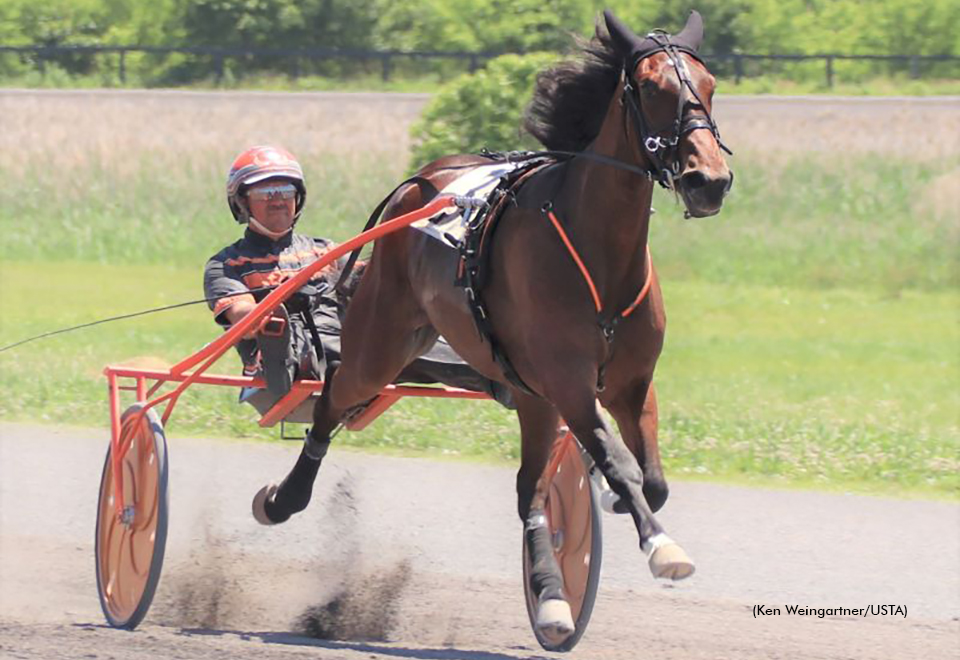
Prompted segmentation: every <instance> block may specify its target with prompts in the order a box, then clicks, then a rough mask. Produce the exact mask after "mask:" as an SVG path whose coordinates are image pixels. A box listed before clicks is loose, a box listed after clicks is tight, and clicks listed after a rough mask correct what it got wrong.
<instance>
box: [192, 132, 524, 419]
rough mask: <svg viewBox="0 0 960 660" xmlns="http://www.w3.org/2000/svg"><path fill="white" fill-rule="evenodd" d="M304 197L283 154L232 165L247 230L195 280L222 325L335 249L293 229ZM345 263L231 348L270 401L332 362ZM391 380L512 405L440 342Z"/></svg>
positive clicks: (230, 186)
mask: <svg viewBox="0 0 960 660" xmlns="http://www.w3.org/2000/svg"><path fill="white" fill-rule="evenodd" d="M306 197H307V189H306V185H305V183H304V177H303V170H302V168H301V167H300V163H298V162H297V160H296V158H294V157H293V155H292V154H291V153H290V152H288V151H286V150H284V149H281V148H279V147H274V146H259V147H253V148H250V149H247V150H246V151H244V152H243V153H241V154H240V155H239V156H237V158H236V159H235V160H234V162H233V165H231V167H230V173H229V175H228V176H227V204H228V205H229V207H230V211H231V213H233V217H234V219H235V220H236V221H237V222H238V223H239V224H241V225H245V226H246V230H245V231H244V234H243V237H242V238H241V239H240V240H238V241H236V242H235V243H232V244H231V245H228V246H227V247H225V248H223V249H222V250H220V251H219V252H218V253H217V254H215V255H214V256H213V257H211V258H210V260H209V261H207V264H206V268H205V270H204V274H203V288H204V294H205V297H206V298H207V301H208V305H209V307H210V309H211V311H212V312H213V315H214V319H215V320H216V322H217V323H218V324H220V325H221V326H222V327H224V328H225V329H226V328H229V327H230V326H232V325H233V324H235V323H237V322H238V321H240V319H242V318H243V317H244V316H246V315H247V314H249V313H250V312H251V311H252V310H253V308H254V307H255V306H256V304H257V303H258V302H259V301H261V300H263V299H264V298H265V297H266V296H267V295H268V294H269V293H270V290H271V289H272V288H273V287H276V286H277V285H279V284H280V283H282V282H284V281H286V280H287V279H289V278H291V277H294V276H295V275H296V274H297V273H298V272H300V271H301V270H302V269H304V268H306V267H307V266H309V265H310V264H312V263H314V262H315V261H317V260H318V259H320V258H321V257H323V256H324V255H325V254H326V253H327V252H329V251H330V250H332V249H333V248H334V247H336V244H335V243H333V242H332V241H330V240H328V239H326V238H311V237H309V236H305V235H303V234H299V233H296V232H295V231H294V227H295V226H296V224H297V221H298V220H299V219H300V216H301V214H302V213H303V208H304V203H305V202H306ZM345 263H346V257H344V258H342V259H340V260H338V261H337V262H335V263H331V264H330V265H328V266H326V267H325V268H323V269H322V270H321V271H319V272H318V273H317V274H316V275H314V277H313V278H312V279H311V281H310V283H309V284H308V285H307V286H305V287H303V288H301V289H300V290H299V291H298V292H296V293H295V294H294V295H292V296H291V297H290V298H288V299H287V301H286V302H285V304H283V305H281V306H279V307H278V308H277V309H276V310H275V312H274V315H273V317H272V319H271V320H270V321H271V322H269V323H266V324H261V326H260V328H257V329H254V330H253V331H251V332H250V333H249V334H247V335H246V336H244V338H243V339H242V340H241V341H240V342H239V343H238V344H237V351H238V352H239V353H240V357H241V360H242V361H243V368H244V375H246V376H254V377H255V376H260V377H262V378H263V379H264V380H265V381H266V384H267V389H268V390H269V391H270V393H271V394H272V395H273V396H275V397H277V398H279V397H280V396H283V395H284V394H286V393H287V392H288V391H289V390H290V387H291V385H292V383H293V381H294V380H296V379H299V378H311V379H322V378H323V376H324V374H325V372H326V370H327V368H328V367H332V366H336V365H337V364H339V361H340V321H341V316H342V314H343V313H344V311H345V309H344V305H343V304H341V301H340V299H339V298H338V297H337V296H336V295H335V294H334V285H335V284H336V282H337V279H338V277H339V275H340V271H341V269H342V268H343V266H344V264H345ZM397 380H398V382H413V383H422V384H426V383H444V384H446V385H450V386H453V387H459V388H462V389H468V390H473V391H476V392H486V393H487V394H489V395H491V396H492V397H493V398H495V399H496V400H498V401H500V402H501V403H503V404H504V405H507V406H510V407H512V401H511V399H510V394H509V392H508V391H507V390H506V388H505V387H504V386H503V385H501V384H500V383H496V382H493V381H490V380H489V379H487V378H484V377H483V376H481V375H480V374H478V373H477V372H476V371H474V370H473V369H472V368H471V367H470V366H469V365H467V364H466V363H465V362H463V360H461V359H460V358H459V356H457V354H456V353H455V352H454V351H453V349H451V348H450V346H449V344H447V343H446V341H445V340H444V339H443V338H442V337H441V338H440V339H439V340H438V341H437V343H436V344H435V345H434V346H433V348H432V349H431V350H430V351H429V352H428V353H427V354H426V355H424V356H423V357H420V358H417V359H416V360H415V361H414V362H413V363H411V364H410V365H409V366H408V367H407V368H406V369H404V371H403V372H402V373H401V374H400V376H399V377H398V379H397Z"/></svg>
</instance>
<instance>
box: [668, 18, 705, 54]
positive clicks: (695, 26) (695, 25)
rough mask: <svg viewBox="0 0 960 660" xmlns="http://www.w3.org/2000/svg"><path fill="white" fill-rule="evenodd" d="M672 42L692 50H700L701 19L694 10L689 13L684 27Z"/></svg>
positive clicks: (701, 35)
mask: <svg viewBox="0 0 960 660" xmlns="http://www.w3.org/2000/svg"><path fill="white" fill-rule="evenodd" d="M673 41H674V42H676V43H681V44H683V45H684V46H687V47H688V48H691V49H693V50H700V44H701V43H702V42H703V18H702V17H701V16H700V13H699V12H698V11H696V10H694V11H691V12H690V18H688V19H687V24H686V25H684V26H683V29H682V30H681V31H680V33H679V34H677V35H676V36H675V37H674V38H673Z"/></svg>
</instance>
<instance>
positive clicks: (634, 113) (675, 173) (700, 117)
mask: <svg viewBox="0 0 960 660" xmlns="http://www.w3.org/2000/svg"><path fill="white" fill-rule="evenodd" d="M648 38H649V39H650V40H652V41H653V42H654V43H655V44H656V46H654V47H653V48H652V49H650V50H646V51H644V52H641V53H637V54H636V55H635V56H634V58H633V62H632V65H631V67H630V68H629V69H627V68H624V85H623V97H622V98H621V100H620V103H621V104H625V105H627V106H629V108H630V116H631V117H633V123H634V128H636V130H637V134H638V135H639V136H640V142H641V145H642V148H643V151H644V152H645V153H646V155H647V160H648V161H650V164H651V167H650V170H649V172H648V174H649V176H650V178H652V179H653V178H655V179H656V180H657V181H658V182H659V183H660V185H661V186H663V187H664V188H666V189H667V190H673V189H674V181H675V179H677V178H678V177H679V176H680V159H679V157H678V155H679V154H678V153H677V151H678V145H679V144H680V138H682V137H683V136H684V135H686V134H687V133H692V132H693V131H696V130H698V129H701V128H703V129H706V130H708V131H710V132H711V133H712V134H713V137H714V138H716V140H717V144H718V145H720V148H721V149H723V150H724V151H726V152H727V153H728V154H730V155H733V152H732V151H730V149H729V148H728V147H727V145H725V144H724V143H723V141H722V140H721V139H720V129H719V128H717V124H716V122H715V121H713V117H711V116H710V112H709V111H708V110H707V106H706V105H704V103H703V99H701V98H700V95H699V94H697V90H696V88H694V86H693V82H692V81H691V80H690V76H689V75H688V74H687V67H686V66H685V65H684V64H683V60H682V59H681V55H680V53H681V52H683V53H686V54H688V55H690V56H691V57H693V58H694V59H695V60H697V61H698V62H701V63H702V62H703V60H701V59H700V56H699V55H697V53H696V51H694V50H692V49H690V48H687V47H686V46H681V45H677V44H673V43H670V36H669V35H668V34H667V33H665V32H660V31H657V32H652V33H651V34H650V35H648ZM661 52H665V53H667V55H669V57H670V64H672V65H673V68H674V70H675V71H676V72H677V78H679V80H680V94H679V95H678V97H677V116H676V119H674V121H673V123H672V124H671V125H670V126H667V127H664V128H660V129H656V130H651V128H650V126H649V125H648V124H647V121H646V120H645V119H644V117H643V110H642V108H641V98H640V92H639V91H638V90H637V88H636V87H634V85H633V79H632V77H631V75H632V74H631V71H636V68H637V65H638V64H639V63H640V62H641V61H642V60H645V59H646V58H648V57H650V56H651V55H655V54H657V53H661ZM684 88H687V89H689V90H690V93H691V94H693V97H694V98H695V99H697V102H698V103H699V104H700V107H701V108H703V113H704V114H693V112H689V113H687V114H686V115H684V113H683V102H684V93H683V92H684ZM667 131H669V134H668V135H667V137H664V135H663V134H664V133H665V132H667Z"/></svg>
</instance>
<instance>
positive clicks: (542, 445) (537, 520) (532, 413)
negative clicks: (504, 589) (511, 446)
mask: <svg viewBox="0 0 960 660" xmlns="http://www.w3.org/2000/svg"><path fill="white" fill-rule="evenodd" d="M512 393H513V396H514V400H515V401H516V403H517V416H518V418H519V419H520V436H521V442H520V469H519V471H518V472H517V512H518V513H519V514H520V521H521V522H522V523H523V542H524V545H525V546H526V550H527V556H528V557H529V561H530V569H529V570H530V573H529V574H530V584H531V586H532V588H533V592H534V595H535V596H536V599H537V616H536V626H537V628H538V629H540V630H542V631H543V632H545V633H547V634H548V635H550V636H554V637H565V636H567V635H570V634H572V633H573V632H574V629H575V625H574V622H573V613H572V612H571V610H570V604H569V603H568V602H567V600H566V598H565V596H564V594H563V575H562V573H561V572H560V566H559V565H558V564H557V559H556V556H555V555H554V552H553V539H552V538H551V534H550V528H549V527H548V526H547V516H546V500H547V490H548V487H549V484H548V483H547V480H546V479H545V475H544V472H545V470H546V468H547V463H548V462H549V461H550V455H551V450H552V449H553V445H554V442H555V441H556V438H557V425H558V423H559V420H560V416H559V415H558V414H557V410H556V408H554V407H553V405H552V404H551V403H550V402H548V401H545V400H544V399H540V398H538V397H532V396H528V395H525V394H522V393H520V392H518V391H516V390H514V391H513V392H512Z"/></svg>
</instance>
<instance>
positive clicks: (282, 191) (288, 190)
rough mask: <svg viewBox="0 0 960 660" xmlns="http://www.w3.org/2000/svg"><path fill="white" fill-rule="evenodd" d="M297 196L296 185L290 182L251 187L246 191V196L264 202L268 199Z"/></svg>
mask: <svg viewBox="0 0 960 660" xmlns="http://www.w3.org/2000/svg"><path fill="white" fill-rule="evenodd" d="M296 196H297V187H296V186H295V185H293V184H292V183H281V184H277V185H274V186H263V187H262V188H252V189H251V190H250V191H249V192H247V198H248V199H250V200H252V201H255V202H265V201H267V200H269V199H276V198H278V197H279V198H280V199H293V198H294V197H296Z"/></svg>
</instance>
